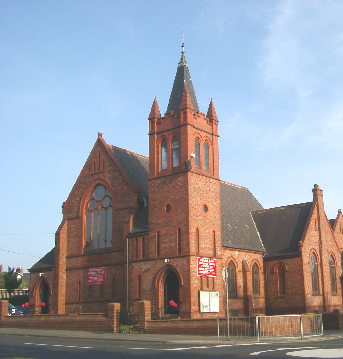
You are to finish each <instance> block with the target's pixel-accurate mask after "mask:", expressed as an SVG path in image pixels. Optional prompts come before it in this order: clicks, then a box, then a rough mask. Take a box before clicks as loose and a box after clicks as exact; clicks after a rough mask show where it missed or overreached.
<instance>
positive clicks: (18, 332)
mask: <svg viewBox="0 0 343 359" xmlns="http://www.w3.org/2000/svg"><path fill="white" fill-rule="evenodd" d="M0 335H15V336H26V337H46V338H69V339H90V340H114V341H133V342H155V343H179V344H180V343H188V344H212V345H214V344H218V342H221V343H223V342H226V343H227V342H229V343H230V344H243V343H255V342H257V340H256V338H230V339H229V341H228V339H227V338H220V339H219V340H218V338H217V337H216V336H206V335H202V336H200V335H170V334H168V335H167V334H138V333H100V332H89V331H74V330H53V329H50V330H48V329H44V330H43V329H20V328H0ZM335 338H336V339H338V338H343V330H326V331H324V335H323V337H309V338H305V339H303V342H304V341H314V340H316V341H317V340H328V339H335ZM265 341H266V340H265V339H263V342H265ZM268 341H269V342H275V341H276V340H275V339H274V340H268ZM290 341H292V342H294V341H297V342H299V339H294V338H292V339H278V340H277V342H278V343H280V342H288V343H289V342H290Z"/></svg>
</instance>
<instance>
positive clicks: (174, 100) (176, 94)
mask: <svg viewBox="0 0 343 359" xmlns="http://www.w3.org/2000/svg"><path fill="white" fill-rule="evenodd" d="M186 87H187V90H188V93H189V96H190V98H191V100H192V104H193V107H194V112H199V106H198V101H197V98H196V96H195V91H194V87H193V83H192V79H191V74H190V72H189V69H188V63H187V61H186V57H185V52H184V44H182V52H181V59H180V62H179V65H178V67H177V71H176V75H175V79H174V84H173V88H172V92H171V95H170V98H169V103H168V108H167V112H169V111H174V112H177V113H179V112H180V105H181V100H182V96H183V93H184V92H185V88H186Z"/></svg>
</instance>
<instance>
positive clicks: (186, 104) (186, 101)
mask: <svg viewBox="0 0 343 359" xmlns="http://www.w3.org/2000/svg"><path fill="white" fill-rule="evenodd" d="M186 108H189V109H190V110H192V111H194V107H193V104H192V100H191V97H190V96H189V92H188V90H187V86H186V88H185V92H184V93H183V96H182V100H181V104H180V112H181V111H182V110H185V109H186Z"/></svg>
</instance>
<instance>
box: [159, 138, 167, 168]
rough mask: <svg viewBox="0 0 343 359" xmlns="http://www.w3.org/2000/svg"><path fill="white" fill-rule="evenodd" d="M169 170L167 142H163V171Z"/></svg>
mask: <svg viewBox="0 0 343 359" xmlns="http://www.w3.org/2000/svg"><path fill="white" fill-rule="evenodd" d="M167 168H168V148H167V141H166V140H162V142H161V170H166V169H167Z"/></svg>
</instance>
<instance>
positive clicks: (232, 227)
mask: <svg viewBox="0 0 343 359" xmlns="http://www.w3.org/2000/svg"><path fill="white" fill-rule="evenodd" d="M261 209H263V207H262V206H261V204H260V203H259V202H258V201H257V199H256V198H255V197H254V196H253V195H252V194H251V192H250V191H249V190H248V189H247V188H245V187H240V186H237V185H233V184H231V183H227V182H223V181H221V182H220V210H221V222H222V225H221V232H222V245H223V247H229V248H239V249H247V250H253V251H259V252H264V251H265V250H264V248H263V244H262V242H261V239H260V237H259V234H258V232H257V230H256V227H255V224H254V221H253V219H252V216H251V212H253V211H257V210H261Z"/></svg>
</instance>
